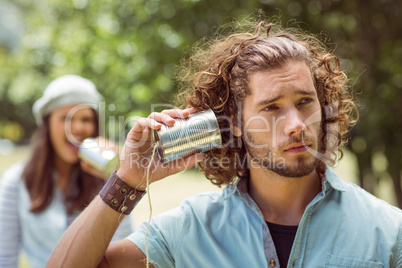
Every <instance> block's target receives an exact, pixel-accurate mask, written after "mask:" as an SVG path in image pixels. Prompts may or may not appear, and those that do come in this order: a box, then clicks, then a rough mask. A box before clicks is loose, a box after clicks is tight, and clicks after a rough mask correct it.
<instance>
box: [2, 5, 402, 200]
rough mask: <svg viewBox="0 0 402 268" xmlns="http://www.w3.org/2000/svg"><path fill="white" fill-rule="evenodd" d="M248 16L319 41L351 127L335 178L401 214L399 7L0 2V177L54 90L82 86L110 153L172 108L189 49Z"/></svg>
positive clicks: (23, 147)
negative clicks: (92, 92)
mask: <svg viewBox="0 0 402 268" xmlns="http://www.w3.org/2000/svg"><path fill="white" fill-rule="evenodd" d="M257 10H262V11H264V12H265V14H266V15H267V16H269V17H271V16H275V17H276V20H277V21H279V22H281V24H282V25H284V26H287V25H289V26H297V27H301V28H303V29H305V30H307V31H309V32H312V33H314V34H317V35H319V36H321V39H322V40H323V41H325V43H326V44H327V45H328V46H329V47H330V48H331V49H332V50H333V51H334V53H335V54H336V55H337V56H339V57H340V59H341V63H342V67H343V68H344V69H346V70H347V73H348V75H349V78H350V82H349V85H350V86H351V87H352V88H353V92H354V95H355V96H356V98H357V99H358V105H359V110H360V121H359V122H358V124H357V126H356V127H355V128H354V129H353V131H352V133H351V136H350V143H349V145H348V146H347V148H345V151H346V154H345V159H344V160H342V161H341V162H340V163H339V164H337V166H336V171H337V172H338V173H340V174H341V176H343V178H344V179H345V180H350V181H354V182H356V183H357V184H359V185H361V186H362V187H363V188H365V189H366V190H368V191H369V192H371V193H373V194H374V195H376V196H379V197H380V198H382V199H385V200H386V201H387V202H389V203H391V204H394V205H397V206H399V207H402V192H401V189H402V188H401V164H402V152H401V148H402V138H401V137H402V120H401V118H400V117H399V116H402V93H401V92H402V22H401V17H402V13H401V10H402V7H401V3H400V1H399V0H369V1H367V0H356V1H348V0H309V1H308V0H306V1H292V0H260V1H257V0H248V1H244V0H231V1H223V0H213V1H212V0H149V1H145V0H125V1H117V0H97V1H94V0H93V1H91V0H12V1H4V0H3V1H0V174H1V173H2V172H3V171H4V170H5V169H6V168H8V167H9V166H10V165H11V164H12V163H14V162H17V161H21V160H24V159H25V158H26V157H27V156H28V154H29V144H30V140H31V138H32V136H33V135H34V134H35V128H36V126H35V121H34V119H33V116H32V113H31V107H32V104H33V102H34V101H35V100H36V99H37V98H39V97H40V96H41V94H42V91H43V90H44V88H45V87H46V86H47V85H48V83H49V82H50V81H51V80H53V79H54V78H56V77H58V76H61V75H64V74H67V73H74V74H79V75H82V76H84V77H86V78H88V79H90V80H92V81H93V82H94V83H95V84H96V85H97V87H98V89H99V91H100V92H101V93H102V94H103V95H104V97H105V100H106V104H105V108H104V116H105V122H106V126H105V135H106V136H107V137H109V138H110V139H112V140H115V141H117V142H119V141H120V140H121V137H123V140H124V136H125V133H126V132H127V129H128V128H129V127H130V126H131V124H132V122H131V121H130V120H129V118H132V117H135V116H146V115H148V114H149V112H150V111H151V105H152V104H156V103H172V101H173V99H174V98H175V96H176V84H175V80H174V76H175V72H176V67H177V65H178V64H179V63H180V60H181V58H182V56H183V54H184V53H185V52H186V51H188V49H189V48H190V46H191V45H192V44H194V43H195V42H196V41H198V40H199V39H201V38H202V37H205V36H208V35H209V34H211V32H212V31H213V29H216V27H217V26H219V25H221V24H224V23H228V22H231V21H233V20H234V19H236V20H242V19H244V18H245V17H247V16H248V15H250V14H251V13H253V12H255V11H257ZM191 172H194V171H191ZM194 176H195V175H194ZM199 177H200V178H201V177H202V176H199ZM203 181H206V180H203ZM206 183H208V182H206ZM160 187H161V189H163V187H167V186H166V185H164V186H162V185H161V186H160ZM192 187H198V186H194V185H193V186H192ZM208 187H209V186H208ZM208 187H207V186H206V188H208ZM202 189H203V188H198V190H202ZM208 189H209V188H208ZM157 191H158V190H156V192H157ZM179 197H180V196H179Z"/></svg>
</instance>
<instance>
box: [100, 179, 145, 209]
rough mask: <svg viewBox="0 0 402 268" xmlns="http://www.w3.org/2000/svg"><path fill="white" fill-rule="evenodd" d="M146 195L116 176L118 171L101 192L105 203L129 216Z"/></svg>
mask: <svg viewBox="0 0 402 268" xmlns="http://www.w3.org/2000/svg"><path fill="white" fill-rule="evenodd" d="M145 194H146V191H139V190H136V189H133V188H131V187H130V186H128V185H127V184H126V183H125V182H124V181H122V180H121V179H120V178H119V177H118V176H117V175H116V171H114V172H113V174H112V175H111V176H110V178H109V179H108V181H107V182H106V184H105V185H104V186H103V188H102V190H101V191H100V192H99V195H100V197H101V198H102V200H103V202H105V203H106V204H107V205H108V206H109V207H111V208H112V209H113V210H115V211H117V212H119V213H123V214H124V215H129V214H130V213H131V211H132V210H133V209H134V207H135V206H136V205H137V203H138V202H139V201H140V200H141V198H142V197H143V196H144V195H145Z"/></svg>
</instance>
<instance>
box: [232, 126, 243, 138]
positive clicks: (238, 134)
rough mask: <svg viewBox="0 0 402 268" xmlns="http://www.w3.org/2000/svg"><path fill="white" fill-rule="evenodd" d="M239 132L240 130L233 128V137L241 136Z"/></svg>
mask: <svg viewBox="0 0 402 268" xmlns="http://www.w3.org/2000/svg"><path fill="white" fill-rule="evenodd" d="M241 134H242V133H241V130H240V128H238V127H236V126H233V135H235V136H236V137H240V136H241Z"/></svg>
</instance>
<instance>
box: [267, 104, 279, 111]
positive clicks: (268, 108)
mask: <svg viewBox="0 0 402 268" xmlns="http://www.w3.org/2000/svg"><path fill="white" fill-rule="evenodd" d="M276 109H278V106H276V105H269V106H267V107H265V108H264V111H272V110H276Z"/></svg>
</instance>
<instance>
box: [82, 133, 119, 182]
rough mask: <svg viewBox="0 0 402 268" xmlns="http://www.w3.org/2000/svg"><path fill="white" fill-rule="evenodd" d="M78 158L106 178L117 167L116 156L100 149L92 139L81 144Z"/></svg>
mask: <svg viewBox="0 0 402 268" xmlns="http://www.w3.org/2000/svg"><path fill="white" fill-rule="evenodd" d="M78 157H79V158H81V159H82V160H84V161H86V162H88V164H90V165H91V166H93V167H94V168H96V169H97V170H99V171H100V172H102V173H103V174H104V175H105V176H107V177H108V176H110V175H111V174H112V173H113V171H115V170H116V169H117V168H118V166H119V162H118V154H117V153H116V152H115V151H113V150H110V149H103V148H101V146H100V145H99V143H98V142H97V141H96V139H94V138H87V139H85V140H84V141H83V142H82V143H81V146H80V149H79V151H78Z"/></svg>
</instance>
